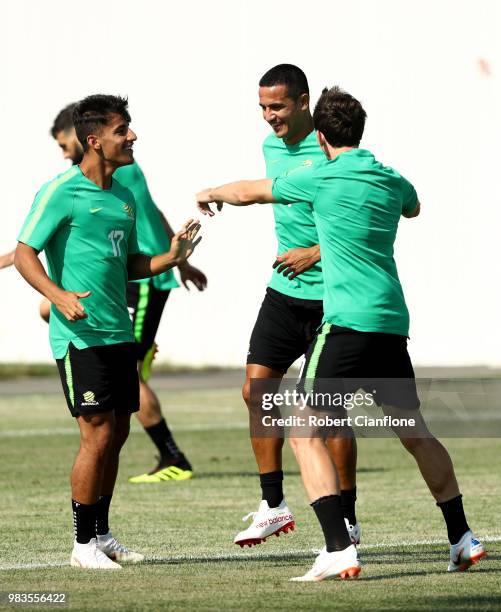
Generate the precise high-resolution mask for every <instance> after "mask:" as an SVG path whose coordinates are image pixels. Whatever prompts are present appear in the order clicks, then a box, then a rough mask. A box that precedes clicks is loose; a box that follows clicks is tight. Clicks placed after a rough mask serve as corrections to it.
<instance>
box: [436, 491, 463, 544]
mask: <svg viewBox="0 0 501 612" xmlns="http://www.w3.org/2000/svg"><path fill="white" fill-rule="evenodd" d="M462 497H463V496H462V495H458V496H457V497H453V498H452V499H449V501H446V502H437V506H438V507H439V508H440V510H442V514H443V515H444V519H445V524H446V525H447V536H448V538H449V542H450V543H451V544H457V543H458V542H459V540H460V539H461V538H462V537H463V536H464V534H465V533H466V532H467V531H468V530H469V529H470V528H469V527H468V523H467V522H466V516H465V515H464V510H463V500H462V499H461V498H462Z"/></svg>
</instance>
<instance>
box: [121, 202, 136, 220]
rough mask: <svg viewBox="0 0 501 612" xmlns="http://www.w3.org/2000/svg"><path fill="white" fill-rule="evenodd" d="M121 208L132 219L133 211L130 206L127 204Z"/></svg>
mask: <svg viewBox="0 0 501 612" xmlns="http://www.w3.org/2000/svg"><path fill="white" fill-rule="evenodd" d="M123 208H124V210H125V212H126V213H127V215H128V216H129V217H130V218H131V219H134V209H133V208H132V206H129V205H128V204H124V206H123Z"/></svg>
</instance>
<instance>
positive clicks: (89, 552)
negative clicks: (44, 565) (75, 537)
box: [70, 538, 122, 570]
mask: <svg viewBox="0 0 501 612" xmlns="http://www.w3.org/2000/svg"><path fill="white" fill-rule="evenodd" d="M70 564H71V566H72V567H80V568H82V569H106V570H110V569H111V570H116V569H122V566H121V565H119V564H118V563H115V562H114V561H112V560H111V559H110V558H109V557H107V556H106V555H105V554H104V553H103V552H102V551H101V550H100V549H99V548H98V545H97V540H96V538H92V539H91V540H90V541H89V543H88V544H79V543H78V542H76V541H75V543H74V545H73V552H72V553H71V561H70Z"/></svg>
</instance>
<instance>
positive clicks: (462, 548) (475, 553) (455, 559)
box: [447, 530, 487, 572]
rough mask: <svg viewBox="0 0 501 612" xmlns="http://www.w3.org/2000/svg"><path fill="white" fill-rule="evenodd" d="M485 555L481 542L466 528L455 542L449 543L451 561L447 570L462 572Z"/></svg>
mask: <svg viewBox="0 0 501 612" xmlns="http://www.w3.org/2000/svg"><path fill="white" fill-rule="evenodd" d="M486 556H487V553H486V552H485V550H484V547H483V546H482V544H481V543H480V542H479V541H478V540H477V539H476V538H475V536H474V535H473V533H472V532H471V531H470V530H468V531H467V532H466V533H465V534H464V536H463V537H462V538H461V539H460V540H459V542H458V543H457V544H451V561H450V563H449V567H448V568H447V571H448V572H464V571H465V570H467V569H468V568H469V567H471V566H472V565H474V564H475V563H478V561H480V559H482V558H483V557H486Z"/></svg>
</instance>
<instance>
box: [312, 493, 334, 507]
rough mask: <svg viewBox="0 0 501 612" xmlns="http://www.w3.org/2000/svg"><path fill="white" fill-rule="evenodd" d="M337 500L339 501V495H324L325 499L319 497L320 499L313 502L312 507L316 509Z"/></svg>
mask: <svg viewBox="0 0 501 612" xmlns="http://www.w3.org/2000/svg"><path fill="white" fill-rule="evenodd" d="M335 499H339V495H335V494H332V495H324V496H323V497H319V498H318V499H316V500H315V501H313V502H311V504H310V506H311V507H312V508H316V507H317V506H320V505H321V504H324V503H325V502H328V501H331V500H332V501H333V500H335Z"/></svg>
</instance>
